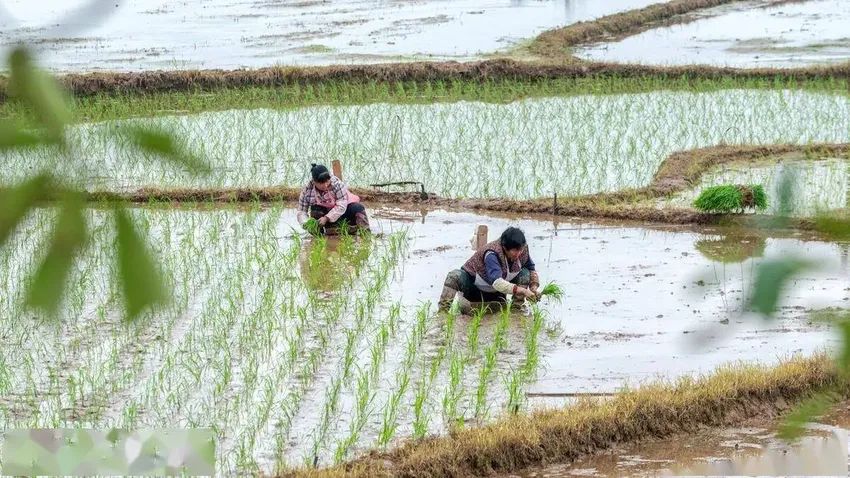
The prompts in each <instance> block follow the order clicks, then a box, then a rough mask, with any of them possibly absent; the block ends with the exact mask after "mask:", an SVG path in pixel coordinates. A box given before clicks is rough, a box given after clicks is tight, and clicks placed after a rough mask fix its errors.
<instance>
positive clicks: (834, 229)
mask: <svg viewBox="0 0 850 478" xmlns="http://www.w3.org/2000/svg"><path fill="white" fill-rule="evenodd" d="M815 229H817V231H818V232H820V233H822V234H825V235H827V236H828V237H829V239H830V240H833V241H845V240H847V239H850V220H847V219H843V218H839V217H834V216H827V215H822V216H818V217H817V218H815Z"/></svg>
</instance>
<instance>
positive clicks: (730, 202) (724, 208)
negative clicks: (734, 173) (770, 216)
mask: <svg viewBox="0 0 850 478" xmlns="http://www.w3.org/2000/svg"><path fill="white" fill-rule="evenodd" d="M694 207H695V208H697V209H699V210H700V211H705V212H721V213H728V212H733V211H735V212H740V213H743V212H744V211H745V210H747V209H758V210H764V209H766V208H767V194H765V192H764V187H762V186H761V185H760V184H751V185H743V184H740V185H734V184H727V185H722V186H713V187H710V188H706V189H705V190H704V191H703V192H702V193H700V195H699V197H698V198H697V199H696V201H694Z"/></svg>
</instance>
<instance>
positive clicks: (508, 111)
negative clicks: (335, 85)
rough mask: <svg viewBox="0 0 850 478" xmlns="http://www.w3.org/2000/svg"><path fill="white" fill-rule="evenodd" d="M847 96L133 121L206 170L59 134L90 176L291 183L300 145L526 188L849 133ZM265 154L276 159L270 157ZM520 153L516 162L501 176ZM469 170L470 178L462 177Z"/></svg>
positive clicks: (506, 188)
mask: <svg viewBox="0 0 850 478" xmlns="http://www.w3.org/2000/svg"><path fill="white" fill-rule="evenodd" d="M847 102H848V100H847V98H846V97H842V96H838V95H818V94H812V93H806V92H799V91H798V92H788V91H724V92H717V93H708V94H692V93H676V92H665V93H658V92H654V93H649V94H639V95H622V96H604V97H599V96H581V97H569V98H550V99H544V100H528V101H522V102H516V103H511V104H504V105H489V104H480V103H457V104H451V105H423V106H410V105H385V104H380V105H366V106H350V107H330V108H305V109H297V110H289V111H271V110H267V109H260V110H250V111H233V110H231V111H227V112H219V113H211V114H207V115H199V116H192V117H167V118H160V119H156V120H133V121H140V122H149V123H156V124H164V125H168V126H172V127H174V128H175V129H176V130H177V131H178V132H179V133H180V134H182V135H184V136H186V137H187V138H188V144H190V145H192V147H193V148H194V149H196V150H197V151H198V152H199V153H200V154H203V155H205V157H208V158H210V160H211V162H212V164H213V172H212V174H211V175H209V176H208V177H206V178H203V179H196V178H193V177H191V176H189V175H188V174H184V173H179V172H178V173H175V172H174V171H173V169H172V168H165V167H163V166H161V165H159V164H158V163H155V162H153V161H152V160H148V158H142V160H138V157H137V156H136V155H135V154H133V155H131V153H130V149H129V148H124V147H123V146H122V145H119V146H118V147H113V146H111V143H109V141H107V138H106V135H104V134H102V133H103V132H105V131H108V130H109V129H110V128H113V127H115V126H114V125H110V124H108V123H104V124H94V125H84V126H79V127H76V128H73V129H72V130H71V132H70V136H71V141H72V143H74V145H75V147H78V148H79V149H80V150H85V151H90V152H91V155H90V158H87V160H90V161H92V166H95V165H97V166H105V167H106V169H107V171H106V173H105V174H104V175H103V176H104V177H103V178H102V179H101V178H99V179H98V182H97V183H95V184H94V185H92V184H89V185H88V186H90V187H100V188H113V189H115V188H117V187H119V186H121V187H127V186H130V187H132V186H142V185H150V184H158V185H161V186H163V187H167V186H183V187H186V186H208V187H216V186H235V185H240V186H251V185H253V186H262V185H268V184H285V185H289V186H300V185H301V184H303V182H304V180H305V179H306V172H305V171H306V167H307V166H308V162H307V161H305V160H303V159H302V158H305V157H309V158H316V159H317V160H319V161H323V162H330V161H331V160H333V159H340V160H343V161H344V162H345V168H346V177H347V178H346V179H347V181H348V182H349V183H350V184H351V185H354V186H363V185H367V184H372V183H376V182H387V181H396V180H411V179H415V180H418V181H422V182H423V183H424V184H426V185H427V187H428V189H429V190H431V191H433V192H435V193H438V194H441V195H444V196H451V197H514V198H518V199H527V198H533V197H540V196H542V195H546V196H548V195H551V194H552V193H558V194H560V195H564V196H566V195H577V194H588V193H595V192H602V191H612V190H619V189H623V188H629V187H637V186H643V185H645V184H646V183H648V182H649V181H650V180H651V179H652V176H653V175H654V173H655V171H656V170H657V168H658V165H659V163H660V161H662V160H663V159H664V158H665V157H667V156H668V155H670V154H672V153H673V152H675V151H680V150H685V149H691V148H696V147H704V146H711V145H715V144H718V143H720V142H722V141H725V142H726V143H731V144H740V143H750V144H767V143H797V144H807V143H810V142H847V141H848V139H850V137H849V136H848V135H850V133H848V131H850V115H848V114H847V113H846V111H847ZM693 111H703V112H705V114H702V115H693V114H692V112H693ZM553 124H556V125H559V127H556V128H553V127H552V125H553ZM806 125H816V126H817V127H814V128H812V127H807V126H806ZM4 156H5V157H4V158H3V159H4V162H3V164H5V165H6V169H7V170H8V171H4V172H8V174H7V175H6V176H5V179H6V180H7V181H11V180H14V179H16V178H19V177H20V175H21V174H23V172H24V171H26V169H25V168H26V167H27V166H32V165H36V166H40V165H44V166H46V167H51V166H52V167H55V168H56V169H57V170H60V171H61V172H63V173H64V172H67V173H68V174H70V175H72V176H75V177H79V176H81V172H80V171H77V170H70V169H68V168H69V166H68V165H66V164H63V163H62V162H61V161H56V160H55V159H54V158H52V156H51V155H49V154H48V152H47V151H42V150H39V149H35V150H33V151H27V152H25V153H21V152H15V153H7V154H5V155H4ZM390 156H392V157H393V161H391V162H388V163H387V164H388V165H389V166H388V167H387V168H374V162H375V159H376V158H383V159H387V158H389V157H390ZM270 157H274V158H280V159H279V160H278V161H275V162H273V163H271V162H269V161H267V158H270ZM470 158H475V161H471V160H470ZM519 158H521V159H522V160H523V163H524V164H525V165H526V168H527V174H524V175H511V174H508V173H507V169H508V168H509V165H510V164H513V163H514V162H515V161H516V160H518V159H519ZM83 169H84V168H83ZM472 174H475V175H476V177H478V178H479V181H476V182H475V184H473V185H470V184H469V183H468V181H463V179H462V178H464V177H469V176H470V175H472ZM82 179H87V178H81V180H82ZM119 181H120V185H119V184H116V182H119Z"/></svg>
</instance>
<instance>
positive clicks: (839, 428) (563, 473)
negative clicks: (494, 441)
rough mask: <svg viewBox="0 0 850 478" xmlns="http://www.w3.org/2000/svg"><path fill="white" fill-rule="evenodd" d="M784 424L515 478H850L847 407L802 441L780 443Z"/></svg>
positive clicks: (689, 438)
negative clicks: (585, 477)
mask: <svg viewBox="0 0 850 478" xmlns="http://www.w3.org/2000/svg"><path fill="white" fill-rule="evenodd" d="M780 425H781V422H779V421H771V420H763V419H755V420H748V421H746V422H744V423H741V424H739V425H737V426H735V427H734V428H714V429H706V430H703V431H700V432H698V433H695V434H690V435H682V436H675V437H671V438H665V439H656V440H647V441H645V442H642V443H636V444H629V445H623V446H617V447H614V448H612V449H610V450H607V451H604V452H601V453H599V454H597V455H595V456H592V457H588V458H585V459H580V460H577V461H575V462H574V463H570V464H563V465H556V466H551V467H547V468H543V469H539V470H528V471H527V472H524V473H520V474H517V475H515V476H517V477H520V476H521V477H523V478H531V477H536V478H544V477H545V478H559V477H576V476H596V477H606V476H608V477H615V476H616V477H619V476H634V477H650V476H848V433H850V408H848V406H847V404H842V405H840V406H838V407H836V408H835V409H833V410H832V411H830V412H829V413H828V414H826V415H825V416H823V417H820V418H819V419H817V420H815V422H814V423H812V424H811V425H810V426H809V427H808V428H809V429H808V430H807V431H806V432H805V433H804V435H803V436H802V437H801V438H800V439H799V441H793V442H787V441H784V440H781V439H779V438H778V430H779V426H780Z"/></svg>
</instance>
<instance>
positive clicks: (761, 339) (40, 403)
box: [0, 206, 850, 474]
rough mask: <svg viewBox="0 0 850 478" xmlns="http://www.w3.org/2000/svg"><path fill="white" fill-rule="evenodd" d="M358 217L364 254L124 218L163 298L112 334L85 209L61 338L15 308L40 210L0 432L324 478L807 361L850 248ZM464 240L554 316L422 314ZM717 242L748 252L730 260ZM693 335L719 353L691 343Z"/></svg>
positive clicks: (8, 360) (106, 263)
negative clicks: (124, 436)
mask: <svg viewBox="0 0 850 478" xmlns="http://www.w3.org/2000/svg"><path fill="white" fill-rule="evenodd" d="M369 212H370V215H371V217H372V223H373V226H374V228H375V229H376V231H377V232H379V233H381V236H379V237H375V238H373V239H372V240H371V241H366V240H362V239H357V240H351V241H349V240H345V239H328V240H327V242H323V241H320V240H317V239H311V238H302V237H301V236H300V235H298V234H296V233H295V230H294V229H293V228H294V227H295V225H296V224H297V223H296V221H295V212H294V211H293V210H292V209H287V208H281V207H272V208H264V207H255V206H248V207H246V208H242V209H233V208H214V209H212V210H199V209H191V208H182V209H181V208H178V209H160V208H136V209H134V210H133V215H134V216H135V218H136V219H137V221H139V223H140V224H141V225H142V227H143V229H144V230H145V231H147V232H148V234H150V237H152V240H151V244H152V246H153V247H154V248H155V250H156V251H157V253H158V254H159V256H160V257H161V258H162V263H163V266H164V269H165V271H166V280H167V284H168V287H169V290H170V291H172V292H173V294H174V301H173V303H172V304H171V305H170V306H168V307H166V308H164V309H162V310H159V311H156V312H154V313H151V314H150V315H149V316H147V317H144V318H143V319H140V321H139V322H138V323H136V324H134V325H132V326H129V327H125V326H122V325H121V324H120V323H119V318H120V316H119V315H118V311H119V310H120V305H121V298H120V291H118V290H116V286H115V285H114V284H113V283H112V280H111V277H112V276H113V274H114V273H115V267H116V266H115V262H114V258H113V257H112V256H111V248H110V247H107V246H106V245H107V244H109V242H110V241H112V240H113V237H114V236H113V234H114V232H113V228H112V225H111V222H110V221H109V220H108V219H109V217H108V215H107V213H106V212H104V211H101V210H97V209H92V210H89V211H88V213H87V215H88V219H89V221H90V222H91V223H92V224H93V226H94V231H95V232H94V239H93V243H92V245H91V247H89V248H88V249H87V250H86V252H85V254H84V255H83V257H82V258H81V259H80V260H79V262H78V263H77V264H76V267H75V270H74V272H73V280H72V284H74V285H73V286H72V287H71V289H70V290H69V293H68V295H67V297H66V301H65V304H64V305H63V314H62V317H63V322H62V324H61V325H59V326H57V325H55V324H52V323H49V322H45V321H43V320H39V318H38V317H37V316H35V315H34V314H33V313H31V312H29V311H27V310H25V309H22V308H21V306H20V301H21V299H22V294H23V289H22V288H23V287H24V286H23V285H22V283H21V281H20V278H22V277H23V275H24V274H25V273H26V272H27V271H30V270H32V268H33V267H34V264H31V263H28V262H27V261H25V260H23V258H26V257H29V254H30V253H31V251H32V250H33V248H34V247H36V245H37V244H38V243H39V241H40V240H41V239H40V237H41V235H42V234H43V233H44V232H45V231H47V230H48V229H47V227H46V223H45V222H46V221H47V219H49V217H50V215H51V214H52V212H51V211H50V210H39V211H38V212H37V214H35V215H33V216H32V217H30V218H28V220H27V222H26V224H24V225H23V226H22V227H21V228H20V229H19V231H18V233H17V234H16V235H15V236H14V237H13V242H12V243H10V245H9V247H7V248H5V249H4V250H3V256H2V257H0V264H2V268H0V271H2V276H0V283H2V285H3V288H4V290H5V291H7V293H6V294H5V295H4V298H3V299H4V300H3V301H2V302H0V316H3V317H4V318H6V320H4V321H2V322H0V344H2V347H0V364H2V367H0V390H2V392H3V393H0V420H2V426H3V427H4V428H6V427H62V426H68V425H70V424H74V425H79V426H93V427H103V426H118V427H129V428H139V427H185V426H194V427H212V428H213V429H214V430H215V431H216V433H218V436H219V443H218V447H217V452H218V456H217V466H218V469H219V471H220V473H222V474H232V473H233V472H234V471H235V470H241V471H248V470H254V471H256V470H264V471H273V470H274V469H275V467H276V466H278V465H283V464H288V465H291V466H298V465H302V464H313V463H317V464H320V465H322V464H330V463H333V462H335V461H338V460H342V459H345V458H350V457H352V456H354V455H356V454H358V453H361V452H363V451H365V450H367V449H369V448H372V447H375V446H377V447H382V446H392V445H393V444H395V443H397V442H398V440H401V439H404V438H408V437H411V436H421V435H424V434H430V433H445V432H446V426H447V424H448V423H450V422H451V423H457V422H458V421H460V420H462V421H463V423H464V424H465V426H474V425H476V424H479V423H484V422H487V421H488V420H492V419H494V418H496V417H498V416H499V415H500V414H501V413H502V412H503V411H504V410H505V408H506V407H507V406H508V405H509V404H516V405H519V406H520V407H521V409H528V408H535V407H542V406H552V405H558V404H561V403H564V402H566V401H569V400H570V399H569V398H568V397H566V395H569V394H573V393H591V394H594V393H597V394H598V393H611V392H616V391H617V390H619V389H620V388H621V387H622V386H623V385H624V384H626V383H627V384H629V385H631V386H635V385H639V384H640V383H642V382H644V381H646V380H652V379H655V378H658V377H669V378H673V377H677V376H681V375H683V374H699V373H707V372H711V371H712V370H713V368H714V367H715V366H717V365H720V364H724V363H728V362H734V361H738V360H746V361H758V362H762V363H768V364H769V363H775V362H776V361H777V360H778V359H780V358H782V357H787V356H789V355H790V354H793V353H801V354H809V353H812V352H815V351H817V350H820V349H821V348H823V347H829V346H830V345H832V344H833V343H834V334H833V332H831V331H830V330H827V329H825V328H823V327H822V326H820V325H818V324H816V323H812V322H811V321H810V319H809V317H808V316H807V311H809V310H813V309H814V310H820V309H824V308H830V307H832V308H836V307H837V308H843V307H846V305H847V300H848V296H850V293H848V289H850V280H848V278H847V277H848V276H847V272H848V269H850V254H849V253H850V247H848V246H846V245H839V244H831V243H825V242H819V241H817V240H815V239H816V238H813V237H807V236H804V235H802V234H801V235H798V236H795V237H792V238H784V239H783V238H759V237H749V236H747V235H746V234H745V233H742V232H741V231H733V230H721V229H695V228H683V227H680V228H670V227H650V226H640V225H635V224H621V223H607V222H579V221H564V220H559V221H557V222H552V220H551V219H550V218H546V217H522V218H520V217H509V216H503V217H502V216H480V215H475V214H471V213H465V212H453V211H443V210H437V211H420V210H406V209H396V208H375V209H370V211H369ZM478 224H486V225H488V226H489V228H490V231H491V232H490V234H491V237H495V235H496V234H498V233H499V232H500V231H501V230H502V229H504V228H505V227H506V226H508V225H518V226H520V227H522V228H523V229H524V230H525V232H526V234H527V237H528V238H529V241H530V246H531V253H532V257H533V258H534V260H535V262H536V263H537V264H538V267H539V270H540V272H541V278H542V280H543V281H544V282H548V281H550V280H554V281H556V282H557V283H559V284H560V285H561V286H562V287H563V288H564V289H565V291H566V297H565V298H564V301H563V302H562V303H555V302H551V301H549V300H545V299H544V300H543V301H542V302H541V303H540V304H539V310H538V312H537V313H533V314H531V315H523V314H521V313H514V314H511V315H509V316H485V317H484V318H483V319H482V320H481V321H480V322H478V321H476V320H475V319H474V318H470V317H463V316H459V317H451V316H448V315H446V314H437V313H435V311H434V304H436V301H437V298H438V296H439V293H440V290H441V286H442V282H443V280H444V278H445V275H446V273H447V272H448V271H449V270H451V269H453V268H457V267H460V265H461V264H462V263H463V262H464V261H465V260H466V259H467V258H468V256H469V255H470V254H471V253H472V250H471V246H470V242H469V239H470V238H471V236H472V233H473V230H474V229H475V227H476V226H477V225H478ZM740 235H743V236H744V237H741V236H740ZM724 241H726V242H728V243H732V244H733V245H734V243H735V242H736V241H738V243H739V244H745V245H746V244H750V243H751V242H752V243H754V246H748V245H747V246H745V247H743V248H740V247H739V248H734V247H733V248H732V249H734V251H733V252H734V253H733V254H729V253H728V252H727V251H726V249H725V248H724V247H723V244H724ZM718 243H719V245H718ZM741 249H743V251H744V252H743V253H742V252H741ZM787 252H794V253H797V254H800V255H802V256H804V257H806V258H811V259H815V260H819V261H822V262H823V263H824V268H823V269H820V270H816V271H812V272H810V273H809V274H807V275H804V276H803V277H801V278H799V279H797V280H796V281H794V282H793V284H792V285H791V286H790V287H789V289H788V290H786V291H784V292H783V294H782V300H781V302H780V305H781V307H782V308H781V311H780V314H779V317H778V319H777V320H776V321H774V322H763V321H760V320H759V321H757V320H753V317H752V316H751V315H750V314H742V312H741V311H742V304H743V303H744V302H746V300H747V299H748V297H750V294H751V287H750V283H751V281H752V279H753V274H754V271H755V268H756V266H757V265H758V264H759V263H760V262H761V261H764V260H766V259H769V258H771V257H775V256H776V255H778V254H783V253H787ZM349 277H350V278H349ZM429 302H430V304H429ZM706 330H709V331H710V335H714V336H715V338H716V341H715V342H711V343H702V347H701V348H697V347H695V344H694V343H693V341H692V340H691V339H692V338H694V337H695V336H696V335H697V333H700V332H704V331H706Z"/></svg>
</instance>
